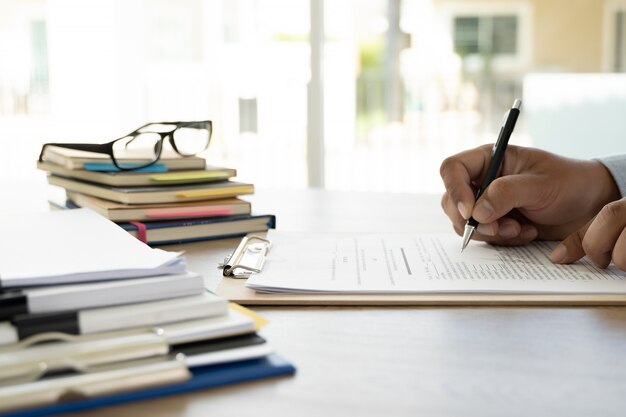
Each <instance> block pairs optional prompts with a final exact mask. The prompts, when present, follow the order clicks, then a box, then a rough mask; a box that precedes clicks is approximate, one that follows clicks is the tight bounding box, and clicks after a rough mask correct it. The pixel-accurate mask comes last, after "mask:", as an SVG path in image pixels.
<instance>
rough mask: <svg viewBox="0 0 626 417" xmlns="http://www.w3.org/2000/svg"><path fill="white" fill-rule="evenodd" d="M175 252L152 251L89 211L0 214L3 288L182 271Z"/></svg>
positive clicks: (0, 271) (0, 261)
mask: <svg viewBox="0 0 626 417" xmlns="http://www.w3.org/2000/svg"><path fill="white" fill-rule="evenodd" d="M185 270H186V268H185V263H184V259H183V258H182V257H181V254H180V253H175V252H165V251H163V250H161V249H152V248H150V247H149V246H147V245H145V244H143V243H141V242H140V241H138V240H137V239H135V238H134V237H132V236H131V235H129V234H128V232H126V231H125V230H123V229H122V228H120V227H119V226H117V225H116V224H114V223H112V222H111V221H109V220H107V219H105V218H104V217H102V216H100V215H98V214H96V213H95V212H93V211H91V210H88V209H76V210H67V211H59V212H47V213H39V214H28V215H12V216H8V215H5V216H3V217H1V218H0V285H2V287H4V288H9V287H22V286H32V285H47V284H61V283H74V282H86V281H95V280H105V279H120V278H131V277H143V276H156V275H167V274H178V273H184V272H185Z"/></svg>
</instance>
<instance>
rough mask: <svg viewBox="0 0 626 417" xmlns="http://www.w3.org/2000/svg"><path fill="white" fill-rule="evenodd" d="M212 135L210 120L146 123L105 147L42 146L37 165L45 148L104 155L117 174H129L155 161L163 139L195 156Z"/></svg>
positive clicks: (46, 144) (157, 158)
mask: <svg viewBox="0 0 626 417" xmlns="http://www.w3.org/2000/svg"><path fill="white" fill-rule="evenodd" d="M212 133H213V124H212V122H211V121H210V120H206V121H201V122H163V123H148V124H146V125H143V126H141V127H140V128H139V129H137V130H135V131H133V132H131V133H129V134H128V135H125V136H123V137H121V138H119V139H115V140H113V141H111V142H108V143H101V144H94V143H45V144H44V145H43V146H42V148H41V153H40V154H39V161H40V162H42V161H43V156H44V151H45V150H46V148H47V147H48V146H57V147H59V148H66V149H75V150H79V151H87V152H94V153H100V154H106V155H108V156H109V157H110V158H111V161H112V162H113V165H115V167H116V168H118V169H119V170H121V171H132V170H135V169H140V168H145V167H148V166H150V165H152V164H154V163H155V162H156V161H158V160H159V158H160V157H161V152H162V151H163V142H164V141H165V140H166V139H167V140H168V142H169V144H170V145H171V147H172V149H174V151H175V152H176V153H177V154H179V155H180V156H194V155H196V154H198V153H200V152H202V151H203V150H205V149H206V148H207V147H208V146H209V143H210V142H211V136H212Z"/></svg>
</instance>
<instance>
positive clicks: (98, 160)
mask: <svg viewBox="0 0 626 417" xmlns="http://www.w3.org/2000/svg"><path fill="white" fill-rule="evenodd" d="M107 158H108V157H107V155H101V154H94V153H91V152H85V151H76V150H72V149H64V148H59V147H55V146H48V147H46V149H45V152H44V154H43V161H40V162H38V164H37V167H38V168H39V169H41V170H43V171H46V172H48V174H49V175H48V182H49V183H50V184H51V185H53V186H57V187H62V188H63V189H65V191H66V199H65V200H64V201H61V202H53V204H54V206H55V207H56V208H77V207H85V208H90V209H92V210H94V211H95V212H97V213H99V214H101V215H102V216H104V217H106V218H108V219H109V220H113V221H115V222H118V223H119V224H120V226H122V228H124V230H126V231H127V232H129V233H131V234H132V235H133V236H135V237H137V238H139V239H140V240H142V241H143V242H145V243H148V244H151V245H159V244H169V243H181V242H189V241H196V240H206V239H217V238H223V237H234V236H243V235H245V234H246V233H250V232H261V231H266V230H268V229H269V228H273V227H274V225H275V217H274V216H272V215H253V214H251V207H250V203H249V202H247V201H244V200H242V199H240V198H239V196H241V195H245V194H252V193H253V192H254V186H253V185H252V184H247V183H241V182H235V181H232V180H231V179H232V178H234V177H235V176H236V175H237V172H236V170H234V169H231V168H221V167H211V166H206V163H205V160H204V159H202V158H199V157H185V158H182V157H177V156H175V155H164V156H163V157H162V158H161V159H159V161H157V163H156V164H154V165H151V166H149V167H146V168H143V169H140V170H137V171H119V170H116V168H115V166H114V165H113V164H112V163H111V161H109V160H107ZM122 162H123V161H122Z"/></svg>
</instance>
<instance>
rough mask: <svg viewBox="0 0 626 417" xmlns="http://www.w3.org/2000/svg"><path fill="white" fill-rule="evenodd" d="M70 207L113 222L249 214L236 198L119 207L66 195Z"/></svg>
mask: <svg viewBox="0 0 626 417" xmlns="http://www.w3.org/2000/svg"><path fill="white" fill-rule="evenodd" d="M67 197H68V199H69V200H70V202H71V203H73V204H69V205H68V204H65V206H66V208H76V206H78V207H86V208H90V209H92V210H93V211H95V212H96V213H98V214H101V215H102V216H104V217H106V218H107V219H109V220H112V221H114V222H129V221H153V220H174V219H179V218H185V219H188V218H196V217H220V216H236V215H242V214H250V203H249V202H247V201H243V200H240V199H238V198H227V199H223V200H221V199H220V200H209V201H194V202H188V203H187V202H181V203H169V204H167V203H164V204H133V205H127V204H120V203H115V202H113V201H109V200H103V199H101V198H98V197H94V196H90V195H86V194H81V193H76V192H73V191H69V192H67Z"/></svg>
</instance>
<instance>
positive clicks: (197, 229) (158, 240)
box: [118, 214, 276, 245]
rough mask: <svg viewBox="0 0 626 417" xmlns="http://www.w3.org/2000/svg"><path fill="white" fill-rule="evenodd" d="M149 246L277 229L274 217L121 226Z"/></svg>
mask: <svg viewBox="0 0 626 417" xmlns="http://www.w3.org/2000/svg"><path fill="white" fill-rule="evenodd" d="M118 225H119V226H120V227H121V228H123V229H124V230H126V231H127V232H130V233H132V234H133V235H135V236H136V237H137V238H138V239H139V240H141V241H143V242H144V243H147V244H149V245H169V244H178V243H186V242H195V241H201V240H213V239H226V238H232V237H241V236H245V235H247V234H248V233H254V232H264V231H266V230H268V229H275V228H276V216H274V215H272V214H264V215H255V214H243V215H237V216H223V217H201V218H189V219H179V220H165V221H151V222H132V223H118Z"/></svg>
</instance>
